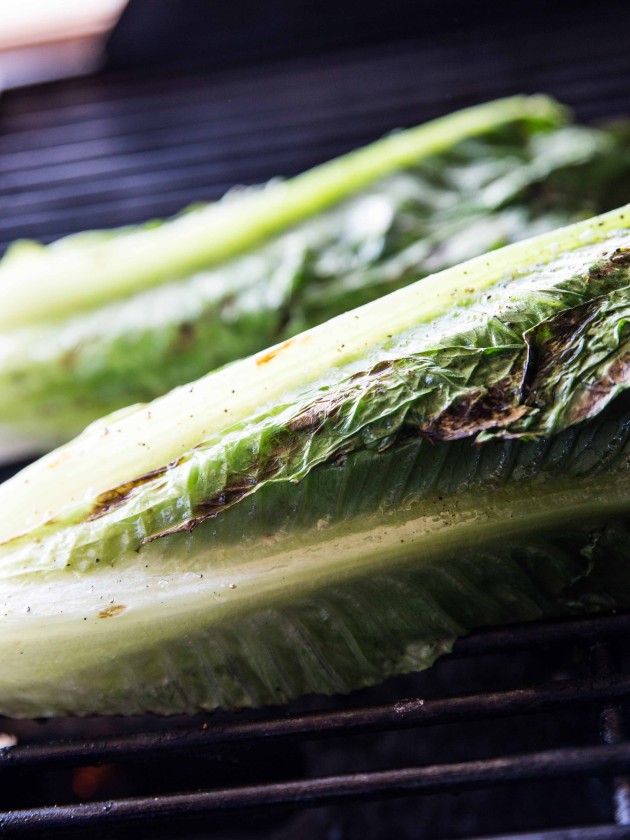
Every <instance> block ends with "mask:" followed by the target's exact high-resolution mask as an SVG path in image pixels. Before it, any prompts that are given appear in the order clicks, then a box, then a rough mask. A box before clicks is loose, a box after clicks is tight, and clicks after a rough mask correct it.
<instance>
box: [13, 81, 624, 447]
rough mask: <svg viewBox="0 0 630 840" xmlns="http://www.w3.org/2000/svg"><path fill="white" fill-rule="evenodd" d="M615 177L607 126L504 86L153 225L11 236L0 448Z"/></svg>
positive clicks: (85, 417)
mask: <svg viewBox="0 0 630 840" xmlns="http://www.w3.org/2000/svg"><path fill="white" fill-rule="evenodd" d="M629 184H630V154H629V153H628V151H627V150H626V145H625V144H624V143H623V142H622V140H621V138H620V137H619V135H618V133H615V132H613V131H606V132H604V131H600V130H596V129H592V128H587V127H579V126H574V125H570V124H569V123H568V122H567V117H566V115H565V113H564V110H563V109H562V108H561V107H560V106H558V105H556V104H555V103H553V102H552V101H550V100H548V99H546V98H544V97H530V98H526V97H516V98H513V99H508V100H503V101H499V102H494V103H490V104H488V105H482V106H479V107H477V108H472V109H469V110H467V111H462V112H459V113H457V114H454V115H452V116H449V117H446V118H443V119H440V120H437V121H435V122H433V123H428V124H427V125H424V126H421V127H420V128H416V129H412V130H410V131H406V132H401V133H398V134H395V135H393V136H391V137H388V138H386V139H385V140H382V141H380V142H378V143H376V144H374V145H372V146H369V147H367V148H365V149H363V150H360V151H359V152H356V153H353V154H351V155H348V156H346V157H343V158H340V159H338V160H336V161H333V162H332V163H330V164H326V165H324V166H322V167H319V168H317V169H315V170H312V171H311V172H308V173H306V174H305V175H302V176H299V177H298V178H295V179H293V180H291V181H287V182H275V183H271V184H269V185H268V186H267V187H266V188H264V189H256V190H250V191H244V192H240V193H235V194H232V195H230V196H229V197H228V198H226V199H225V200H223V201H221V202H218V203H216V204H214V205H210V206H207V207H203V208H199V209H196V210H194V211H191V212H189V213H187V214H184V215H182V216H181V217H179V218H177V219H175V220H172V221H169V222H166V223H161V224H157V223H152V224H150V225H148V226H145V227H141V228H137V229H125V230H122V231H114V232H104V233H89V234H81V235H78V236H73V237H70V238H68V239H66V240H62V241H60V242H59V243H56V244H54V245H52V246H48V247H41V246H39V247H38V246H34V245H30V246H29V245H25V244H24V243H21V244H20V245H19V247H16V248H14V249H12V250H11V251H10V252H9V254H8V256H7V258H6V259H5V261H4V262H3V263H2V264H0V288H2V307H1V308H0V430H1V428H4V429H5V432H6V433H7V434H8V436H9V439H8V447H9V454H11V453H15V452H16V446H17V437H19V438H22V439H23V442H24V446H25V447H26V448H27V449H28V448H29V447H33V446H34V447H36V448H37V447H39V448H40V449H42V448H45V447H47V446H49V445H51V444H53V443H59V442H61V441H63V440H65V439H68V438H69V437H72V436H73V435H75V434H77V433H78V432H79V431H80V430H81V429H82V428H83V427H84V426H85V425H87V423H89V422H91V421H92V420H94V419H95V418H97V417H99V416H101V415H103V414H106V413H108V412H110V411H113V410H115V409H118V408H120V407H122V406H125V405H128V404H129V403H133V402H137V401H147V400H151V399H154V398H155V397H157V396H159V395H160V394H162V393H165V392H166V391H168V390H170V389H171V388H173V387H175V386H176V385H179V384H182V383H184V382H188V381H190V380H192V379H196V378H197V377H199V376H202V375H204V374H205V373H207V372H208V371H209V370H212V369H214V368H216V367H220V366H221V365H223V364H226V363H227V362H230V361H232V360H233V359H236V358H239V357H243V356H246V355H248V354H250V353H253V352H256V351H258V350H261V349H262V348H264V347H267V346H269V345H270V344H274V343H276V342H278V341H281V340H283V339H286V338H289V337H291V336H292V335H295V334H297V333H299V332H300V331H302V330H304V329H307V328H309V327H312V326H314V325H316V324H318V323H322V322H323V321H325V320H327V319H328V318H330V317H333V316H334V315H337V314H339V313H340V312H344V311H346V310H348V309H351V308H353V307H356V306H358V305H361V304H363V303H366V302H368V301H370V300H373V299H375V298H377V297H379V296H380V295H382V294H385V293H386V292H389V291H392V290H394V289H396V288H399V287H401V286H404V285H407V284H408V283H410V282H412V281H415V280H417V279H419V278H420V277H422V276H425V275H427V274H430V273H434V272H436V271H439V270H441V269H443V268H446V267H448V266H450V265H454V264H456V263H459V262H461V261H462V260H465V259H468V258H469V257H472V256H475V255H477V254H481V253H484V252H486V251H489V250H491V249H492V248H496V247H498V246H501V245H505V244H507V243H509V242H513V241H516V240H518V239H523V238H526V237H528V236H531V235H534V234H536V233H539V232H542V231H544V230H549V229H552V228H554V227H558V226H559V225H561V224H566V223H568V222H571V221H575V220H577V219H579V218H583V217H587V216H590V215H593V214H595V213H598V212H601V211H603V210H606V209H610V208H611V207H614V206H616V205H617V204H619V203H622V202H623V201H625V195H626V194H627V187H628V185H629ZM620 196H622V197H620ZM339 202H341V203H339ZM333 204H334V205H337V206H335V207H332V205H333ZM326 208H328V209H326ZM317 211H319V215H317V216H314V215H313V214H314V213H316V212H317ZM321 211H325V212H321ZM304 220H306V221H304ZM269 237H272V239H271V241H268V242H266V244H260V243H261V242H263V241H264V240H265V239H267V240H268V239H269ZM228 257H232V259H230V260H229V261H227V262H226V261H225V260H226V258H228ZM221 261H223V262H221ZM217 262H220V264H218V265H215V267H213V268H212V267H210V266H212V265H213V264H215V263H217Z"/></svg>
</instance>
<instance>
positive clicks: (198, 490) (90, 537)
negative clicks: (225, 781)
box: [0, 206, 630, 716]
mask: <svg viewBox="0 0 630 840" xmlns="http://www.w3.org/2000/svg"><path fill="white" fill-rule="evenodd" d="M628 214H630V206H629V207H626V208H623V209H621V210H618V211H614V212H611V213H608V214H605V215H603V216H599V217H596V218H594V219H592V220H589V221H586V222H581V223H578V224H576V225H573V226H570V227H567V228H564V229H560V230H557V231H555V232H552V233H546V234H542V235H541V236H539V237H536V238H533V239H530V240H527V241H525V242H521V243H517V244H513V245H509V246H507V247H505V248H503V249H500V250H497V251H494V252H492V253H491V254H488V255H485V256H482V257H478V258H475V259H473V260H470V261H468V262H465V263H463V264H461V265H459V266H457V267H455V268H451V269H448V270H445V271H443V272H441V273H439V274H436V275H433V276H430V277H426V278H424V279H423V280H420V281H418V282H417V283H415V284H413V285H411V286H409V287H406V288H404V289H400V290H398V291H396V292H393V293H392V294H390V295H388V296H386V297H384V298H382V299H380V300H378V301H375V302H372V303H369V304H366V305H364V306H362V307H360V308H358V309H355V310H353V311H351V312H348V313H346V314H343V315H340V316H338V317H336V318H334V319H332V320H330V321H328V322H326V323H325V324H323V325H320V326H318V327H315V328H313V329H311V330H309V331H307V332H304V333H301V334H300V335H298V336H296V337H294V338H293V339H289V340H287V341H285V342H283V343H281V344H278V345H276V346H274V347H272V348H271V349H269V350H266V351H264V352H261V353H259V354H257V355H254V356H252V357H250V358H247V359H245V360H243V361H240V362H236V363H234V364H232V365H229V366H227V367H225V368H223V369H222V370H219V371H217V372H214V373H212V374H210V375H208V376H206V377H205V378H203V379H200V380H198V381H196V382H194V383H192V384H190V385H187V386H184V387H180V388H178V389H176V390H175V391H173V392H172V393H170V394H168V395H166V396H164V397H161V398H159V399H157V400H156V401H154V402H153V403H152V404H150V405H147V406H144V407H139V408H136V409H135V410H129V411H127V412H126V413H124V414H122V415H120V414H119V415H117V416H113V417H111V418H108V419H107V418H106V419H105V420H103V421H100V422H98V423H97V424H94V425H93V426H92V427H90V428H89V429H87V430H86V431H85V432H84V433H83V434H82V435H81V436H79V437H78V438H77V439H76V440H74V441H73V442H71V443H69V444H67V445H65V446H64V447H62V448H60V449H59V450H57V451H55V452H53V453H51V454H50V455H48V456H46V457H45V458H43V459H42V460H40V461H39V462H37V463H35V464H34V465H31V466H30V467H28V468H27V469H25V470H24V471H23V472H21V473H19V474H18V475H17V476H15V477H14V478H13V479H11V480H10V481H8V482H6V483H5V484H4V485H2V486H1V487H0V509H1V510H2V520H1V523H0V540H2V545H1V546H0V593H1V594H0V674H1V677H0V710H1V711H2V712H3V713H5V714H11V715H28V716H35V715H37V716H41V715H52V714H61V713H77V714H85V713H91V712H106V713H113V712H116V713H118V712H121V713H138V712H147V711H151V712H159V713H173V712H184V711H194V710H196V709H199V708H213V707H215V706H229V707H234V706H242V705H262V704H267V703H274V702H283V701H285V700H287V699H288V698H291V697H295V696H297V695H299V694H302V693H304V692H336V691H347V690H350V689H352V688H355V687H358V686H362V685H368V684H372V683H374V682H377V681H379V680H382V679H383V678H385V677H387V676H388V675H392V674H397V673H401V672H406V671H410V670H413V669H417V668H421V667H424V666H427V665H429V664H430V663H431V662H432V661H433V660H434V659H435V657H436V656H437V655H438V654H439V653H440V652H441V651H444V650H447V649H448V648H449V646H450V645H451V643H452V642H453V640H454V639H455V638H457V637H458V636H460V635H462V634H463V633H466V632H467V631H469V630H470V629H471V628H474V627H478V626H480V625H485V624H492V623H499V622H510V621H517V620H527V619H535V618H539V617H543V616H555V615H564V614H569V613H576V612H582V611H588V610H597V609H610V608H614V607H619V606H630V557H629V556H628V555H629V553H630V539H629V537H630V535H629V534H628V525H629V520H628V515H629V509H630V469H629V466H628V465H629V463H630V461H629V456H630V439H629V433H630V401H629V399H630V395H629V394H627V393H626V388H627V383H628V381H629V376H628V369H629V362H628V359H629V355H628V341H629V336H630V331H629V328H628V324H629V323H630V321H629V320H628V314H629V310H630V297H629V294H628V293H629V289H630V282H629V281H630V224H629V221H630V215H628Z"/></svg>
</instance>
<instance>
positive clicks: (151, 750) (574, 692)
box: [0, 676, 630, 771]
mask: <svg viewBox="0 0 630 840" xmlns="http://www.w3.org/2000/svg"><path fill="white" fill-rule="evenodd" d="M629 697H630V676H628V677H626V676H620V677H614V676H609V677H606V678H602V679H600V680H566V681H564V680H563V681H559V682H555V683H551V684H549V685H543V686H534V687H532V688H520V689H516V690H514V691H504V692H485V693H483V694H473V695H469V696H464V697H451V698H446V699H439V700H423V699H414V700H401V701H398V702H396V703H391V704H385V705H380V706H371V707H369V708H367V709H352V710H347V711H337V712H320V713H317V714H310V715H301V716H294V717H288V718H282V717H280V718H273V719H271V720H263V721H254V722H247V723H230V724H229V725H223V726H210V725H208V724H207V723H204V724H200V725H198V726H196V727H194V728H192V729H190V728H181V729H178V728H173V729H169V730H168V731H167V732H160V733H156V732H142V733H136V734H133V735H123V736H118V737H109V738H103V739H99V740H93V741H86V740H84V739H82V740H80V741H78V740H77V741H67V742H61V743H44V744H33V745H26V746H16V747H7V748H5V749H4V750H0V771H3V770H5V771H8V770H14V769H17V768H26V767H41V766H45V767H60V766H65V765H76V764H98V763H102V762H109V761H128V760H131V759H143V758H147V757H148V756H157V755H164V754H168V753H171V752H180V751H181V752H188V751H190V750H193V749H197V750H198V749H204V750H208V749H216V748H218V747H225V746H228V745H232V744H238V743H246V742H252V741H260V740H262V739H274V740H275V739H278V738H335V737H339V736H341V735H349V734H359V733H365V732H379V731H383V730H395V729H409V728H415V727H423V726H434V725H438V724H446V723H456V722H463V721H472V720H479V719H483V718H493V719H497V718H499V717H509V716H511V715H528V714H539V713H541V712H550V711H556V710H559V709H565V710H566V709H572V708H576V707H581V706H593V705H601V704H603V703H606V704H607V703H610V702H618V701H620V700H627V699H628V698H629Z"/></svg>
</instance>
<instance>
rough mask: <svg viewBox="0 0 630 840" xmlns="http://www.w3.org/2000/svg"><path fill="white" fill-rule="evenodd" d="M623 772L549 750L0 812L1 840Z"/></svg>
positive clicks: (624, 747) (599, 757) (624, 767)
mask: <svg viewBox="0 0 630 840" xmlns="http://www.w3.org/2000/svg"><path fill="white" fill-rule="evenodd" d="M628 770H630V744H615V745H610V746H598V747H583V748H576V749H564V750H548V751H545V752H539V753H529V754H527V755H524V756H508V757H504V758H495V759H489V760H485V761H467V762H462V763H458V764H438V765H431V766H428V767H406V768H404V769H400V770H388V771H384V772H372V773H355V774H351V775H347V776H332V777H324V778H317V779H306V780H301V781H296V782H293V781H289V782H282V783H278V784H261V785H254V786H251V787H241V788H227V789H223V790H212V791H203V792H200V793H187V794H176V795H171V796H161V797H143V798H137V799H121V800H116V801H109V802H94V803H91V804H89V805H69V806H54V807H52V808H33V809H31V810H28V811H9V812H5V813H0V833H2V834H3V835H4V836H11V835H12V834H13V835H18V834H25V833H32V832H34V831H35V832H37V831H40V830H41V828H42V826H43V825H45V827H46V830H51V829H60V830H61V829H63V830H65V829H68V828H73V829H77V828H81V827H85V828H87V827H88V826H90V825H92V824H94V823H96V824H98V825H99V826H106V825H110V824H120V823H123V822H130V821H134V820H142V821H143V822H144V823H146V822H148V821H153V820H157V819H160V818H164V817H173V816H176V817H193V816H199V815H201V814H211V813H216V812H225V811H241V810H242V809H244V808H257V809H260V808H268V807H274V806H276V807H277V806H296V805H299V806H302V807H304V806H308V807H314V806H320V805H324V804H329V803H334V802H338V801H348V800H356V799H361V798H364V797H373V796H401V795H410V794H417V793H436V792H442V791H449V792H451V793H456V792H459V791H462V790H469V789H471V788H477V787H486V786H501V785H510V784H517V783H524V782H529V781H534V780H536V781H540V780H545V781H546V780H552V779H567V778H577V777H582V776H591V775H592V776H598V777H602V776H615V775H617V774H619V773H623V772H626V771H628Z"/></svg>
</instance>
